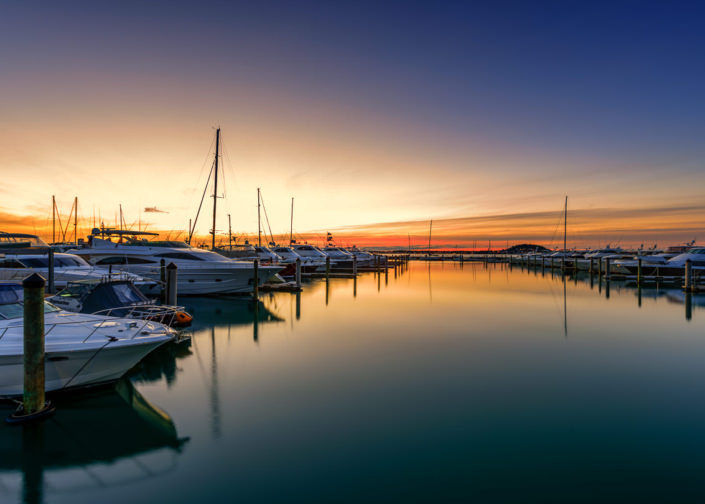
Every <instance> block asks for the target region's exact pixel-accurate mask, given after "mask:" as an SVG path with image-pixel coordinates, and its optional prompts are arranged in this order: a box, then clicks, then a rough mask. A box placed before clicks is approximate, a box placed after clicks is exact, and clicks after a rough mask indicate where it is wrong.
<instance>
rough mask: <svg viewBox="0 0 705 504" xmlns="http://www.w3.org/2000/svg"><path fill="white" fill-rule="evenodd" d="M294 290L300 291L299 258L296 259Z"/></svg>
mask: <svg viewBox="0 0 705 504" xmlns="http://www.w3.org/2000/svg"><path fill="white" fill-rule="evenodd" d="M296 288H297V289H301V258H300V257H297V258H296Z"/></svg>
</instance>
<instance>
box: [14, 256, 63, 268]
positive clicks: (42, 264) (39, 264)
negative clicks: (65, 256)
mask: <svg viewBox="0 0 705 504" xmlns="http://www.w3.org/2000/svg"><path fill="white" fill-rule="evenodd" d="M55 260H56V259H55ZM22 263H24V265H25V266H27V267H28V268H48V267H49V259H44V258H39V257H28V258H27V259H22Z"/></svg>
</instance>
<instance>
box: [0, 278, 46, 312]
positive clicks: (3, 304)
mask: <svg viewBox="0 0 705 504" xmlns="http://www.w3.org/2000/svg"><path fill="white" fill-rule="evenodd" d="M23 301H24V290H23V289H22V286H20V285H14V284H12V285H11V284H4V285H0V318H3V319H14V318H22V316H24V303H23ZM58 310H59V309H58V308H57V307H56V306H54V305H53V304H51V303H48V302H46V301H45V302H44V313H50V312H55V311H58Z"/></svg>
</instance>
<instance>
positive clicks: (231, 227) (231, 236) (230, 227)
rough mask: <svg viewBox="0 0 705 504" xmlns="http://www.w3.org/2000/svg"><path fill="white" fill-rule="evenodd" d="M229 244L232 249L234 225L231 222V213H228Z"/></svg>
mask: <svg viewBox="0 0 705 504" xmlns="http://www.w3.org/2000/svg"><path fill="white" fill-rule="evenodd" d="M228 244H229V247H230V250H231V251H232V250H233V226H232V223H231V222H230V214H228Z"/></svg>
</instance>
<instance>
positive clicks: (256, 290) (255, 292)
mask: <svg viewBox="0 0 705 504" xmlns="http://www.w3.org/2000/svg"><path fill="white" fill-rule="evenodd" d="M253 283H254V285H253V286H252V297H253V298H255V300H257V299H259V259H255V261H254V279H253Z"/></svg>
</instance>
